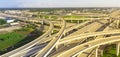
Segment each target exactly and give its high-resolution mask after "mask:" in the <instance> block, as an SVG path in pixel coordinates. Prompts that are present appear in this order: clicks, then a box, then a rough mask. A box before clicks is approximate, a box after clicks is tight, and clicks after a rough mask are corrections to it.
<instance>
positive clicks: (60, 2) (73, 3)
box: [0, 0, 120, 8]
mask: <svg viewBox="0 0 120 57" xmlns="http://www.w3.org/2000/svg"><path fill="white" fill-rule="evenodd" d="M65 7H68V8H69V7H72V8H74V7H120V0H1V1H0V8H65Z"/></svg>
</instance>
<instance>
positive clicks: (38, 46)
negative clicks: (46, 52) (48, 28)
mask: <svg viewBox="0 0 120 57" xmlns="http://www.w3.org/2000/svg"><path fill="white" fill-rule="evenodd" d="M46 45H47V43H45V44H40V45H35V46H33V47H31V48H30V49H31V50H30V51H28V52H27V53H26V54H25V55H24V56H23V57H30V56H31V55H34V54H35V53H36V52H38V51H40V50H41V49H43V48H44V47H45V46H46Z"/></svg>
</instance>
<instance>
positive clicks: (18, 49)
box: [0, 20, 53, 57]
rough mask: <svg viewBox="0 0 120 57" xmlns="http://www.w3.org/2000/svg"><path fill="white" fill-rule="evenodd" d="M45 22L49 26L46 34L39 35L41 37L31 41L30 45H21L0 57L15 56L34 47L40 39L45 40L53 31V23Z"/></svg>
mask: <svg viewBox="0 0 120 57" xmlns="http://www.w3.org/2000/svg"><path fill="white" fill-rule="evenodd" d="M45 22H48V23H49V24H50V27H49V29H48V31H47V32H45V33H44V34H43V35H41V36H40V37H38V38H37V39H35V40H33V41H31V42H30V43H28V44H25V45H23V46H22V47H19V48H17V49H15V50H13V51H10V52H8V53H5V54H3V55H1V56H0V57H9V56H11V55H13V54H15V53H17V52H18V53H19V52H20V51H22V50H25V49H29V48H31V47H32V46H34V45H36V44H37V43H39V41H40V39H42V38H45V37H47V36H48V35H49V34H51V33H52V30H53V23H51V22H50V21H47V20H45Z"/></svg>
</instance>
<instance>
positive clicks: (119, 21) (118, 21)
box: [117, 20, 120, 28]
mask: <svg viewBox="0 0 120 57" xmlns="http://www.w3.org/2000/svg"><path fill="white" fill-rule="evenodd" d="M119 23H120V20H117V28H119Z"/></svg>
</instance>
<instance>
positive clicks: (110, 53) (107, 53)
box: [102, 45, 120, 57]
mask: <svg viewBox="0 0 120 57" xmlns="http://www.w3.org/2000/svg"><path fill="white" fill-rule="evenodd" d="M102 57H120V55H119V56H116V46H115V45H110V46H108V47H106V48H105V50H104V54H103V56H102Z"/></svg>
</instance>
